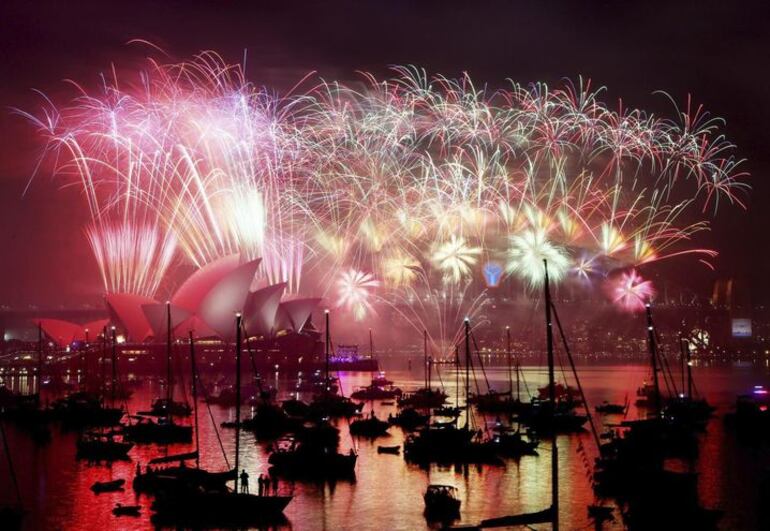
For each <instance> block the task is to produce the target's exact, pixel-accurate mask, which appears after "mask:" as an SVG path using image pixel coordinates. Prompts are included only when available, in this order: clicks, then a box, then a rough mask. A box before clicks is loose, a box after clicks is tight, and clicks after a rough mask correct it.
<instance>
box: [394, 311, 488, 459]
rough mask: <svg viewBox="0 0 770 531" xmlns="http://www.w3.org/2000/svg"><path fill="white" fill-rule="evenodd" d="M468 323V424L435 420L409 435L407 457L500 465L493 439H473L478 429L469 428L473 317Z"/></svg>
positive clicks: (466, 340) (466, 345) (466, 352)
mask: <svg viewBox="0 0 770 531" xmlns="http://www.w3.org/2000/svg"><path fill="white" fill-rule="evenodd" d="M464 325H465V397H466V399H465V426H463V427H461V428H460V427H458V426H457V419H455V420H454V421H453V422H449V423H433V424H430V425H428V426H426V427H424V428H422V429H420V430H419V431H418V432H417V433H416V434H415V435H410V436H409V437H407V439H406V441H405V442H404V458H405V459H406V460H407V461H412V462H415V463H418V464H421V465H427V464H428V463H444V464H452V463H485V464H501V463H502V461H501V460H500V458H499V457H498V456H497V448H496V447H495V444H494V442H493V441H490V440H474V439H475V438H476V435H477V434H476V432H475V431H474V430H471V428H470V419H471V404H470V402H469V401H468V396H469V395H470V364H471V348H470V319H468V318H467V317H466V318H465V321H464Z"/></svg>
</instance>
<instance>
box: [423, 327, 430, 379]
mask: <svg viewBox="0 0 770 531" xmlns="http://www.w3.org/2000/svg"><path fill="white" fill-rule="evenodd" d="M422 366H423V369H425V389H430V376H429V375H428V371H430V367H429V366H428V331H427V330H423V331H422Z"/></svg>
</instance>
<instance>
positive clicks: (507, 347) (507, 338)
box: [505, 326, 513, 394]
mask: <svg viewBox="0 0 770 531" xmlns="http://www.w3.org/2000/svg"><path fill="white" fill-rule="evenodd" d="M505 354H506V358H507V360H508V390H509V391H510V392H511V394H513V377H512V376H511V327H510V326H506V327H505Z"/></svg>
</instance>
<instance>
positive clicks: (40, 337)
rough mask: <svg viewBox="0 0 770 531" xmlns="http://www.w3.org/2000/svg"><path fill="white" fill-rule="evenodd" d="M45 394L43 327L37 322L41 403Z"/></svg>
mask: <svg viewBox="0 0 770 531" xmlns="http://www.w3.org/2000/svg"><path fill="white" fill-rule="evenodd" d="M42 392H43V325H42V324H41V323H40V321H38V322H37V400H38V402H40V399H41V397H42Z"/></svg>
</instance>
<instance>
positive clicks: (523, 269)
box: [506, 229, 570, 287]
mask: <svg viewBox="0 0 770 531" xmlns="http://www.w3.org/2000/svg"><path fill="white" fill-rule="evenodd" d="M543 260H546V261H547V262H548V274H549V277H550V278H551V279H553V282H556V283H558V282H559V281H560V280H561V279H562V278H564V275H565V274H566V273H567V270H568V269H569V265H570V260H569V256H568V255H567V253H566V251H565V250H564V249H563V248H561V247H559V246H558V245H554V244H553V243H552V242H551V241H549V240H548V237H547V236H546V233H545V231H544V230H543V229H534V230H527V231H524V232H522V233H521V234H515V235H513V236H511V238H510V247H509V249H508V264H507V265H506V270H507V271H508V272H509V273H513V274H515V275H517V276H519V277H520V278H522V279H523V280H526V281H527V282H528V283H529V285H530V286H532V287H537V286H541V285H542V284H543V281H544V280H545V268H544V267H543Z"/></svg>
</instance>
